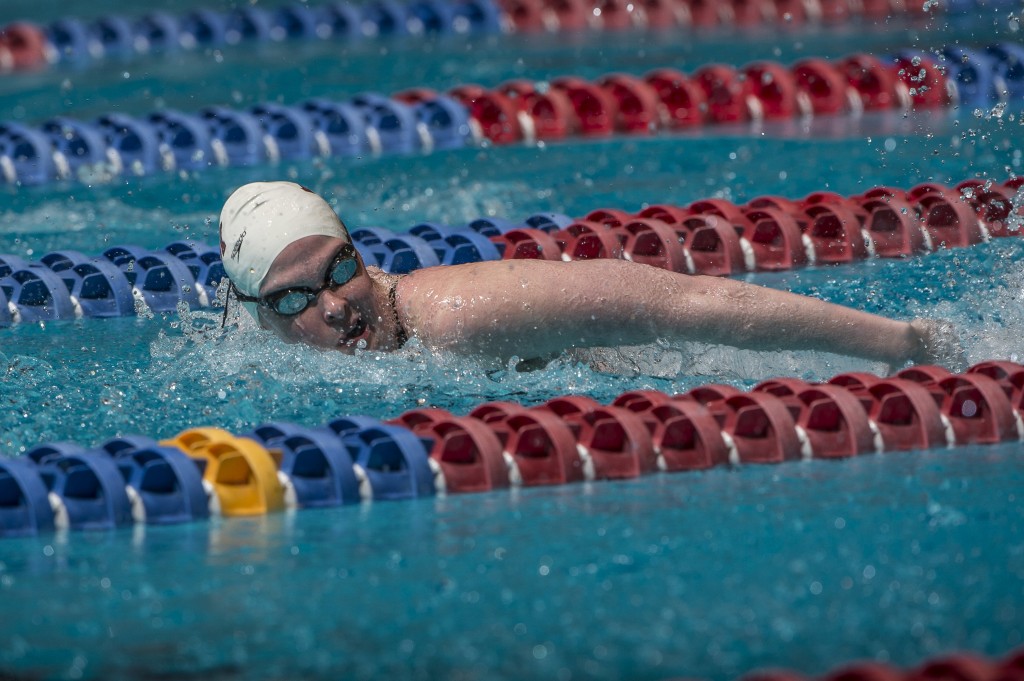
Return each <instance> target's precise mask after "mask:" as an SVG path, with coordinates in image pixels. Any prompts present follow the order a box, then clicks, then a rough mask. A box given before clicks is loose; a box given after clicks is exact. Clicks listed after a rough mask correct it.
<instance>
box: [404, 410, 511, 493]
mask: <svg viewBox="0 0 1024 681" xmlns="http://www.w3.org/2000/svg"><path fill="white" fill-rule="evenodd" d="M391 423H395V424H398V425H403V426H405V427H407V428H409V429H410V430H412V431H413V432H414V433H416V434H417V435H421V436H427V437H430V438H431V439H432V440H433V442H434V444H433V447H432V448H431V450H430V458H431V460H432V461H434V462H435V463H436V464H437V467H438V469H439V472H440V474H441V477H440V480H443V482H444V489H445V490H446V491H448V492H452V493H456V494H457V493H462V492H486V491H489V490H492V489H500V488H505V487H508V486H509V477H508V466H507V465H506V464H505V459H504V458H503V455H502V446H501V441H500V440H499V439H498V436H497V435H496V434H495V433H494V431H493V430H491V429H490V428H488V427H487V426H486V424H484V423H483V422H482V421H480V420H478V419H474V418H469V417H457V416H454V415H453V414H451V413H450V412H448V411H446V410H444V409H436V408H432V409H414V410H411V411H407V412H405V413H404V414H402V415H401V416H399V417H398V418H397V419H394V420H393V421H391Z"/></svg>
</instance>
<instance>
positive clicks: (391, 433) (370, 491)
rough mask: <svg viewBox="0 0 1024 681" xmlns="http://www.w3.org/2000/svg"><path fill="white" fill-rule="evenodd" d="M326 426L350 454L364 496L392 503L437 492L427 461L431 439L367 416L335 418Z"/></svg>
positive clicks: (432, 494)
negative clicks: (361, 483) (364, 487)
mask: <svg viewBox="0 0 1024 681" xmlns="http://www.w3.org/2000/svg"><path fill="white" fill-rule="evenodd" d="M327 427H328V428H330V430H331V431H332V432H334V433H335V434H336V435H337V436H338V437H340V438H341V441H342V442H344V443H345V446H346V447H348V449H349V451H350V452H351V453H352V455H353V456H352V458H353V459H354V460H355V463H356V465H357V466H358V467H359V468H358V469H356V474H357V475H361V476H362V477H363V480H362V482H365V486H366V489H365V490H364V491H363V496H364V497H369V498H372V499H378V500H387V501H395V500H399V499H415V498H418V497H427V496H434V494H435V493H436V489H435V487H434V473H433V471H432V470H431V467H430V464H429V463H428V460H427V459H428V453H429V452H430V448H431V446H432V444H433V443H432V441H431V440H429V439H426V438H419V437H417V436H416V435H414V434H413V433H412V432H411V431H409V430H407V429H406V428H402V427H401V426H395V425H390V424H386V423H383V422H381V421H378V420H377V419H374V418H371V417H367V416H348V417H341V418H337V419H334V420H333V421H331V422H330V423H328V424H327Z"/></svg>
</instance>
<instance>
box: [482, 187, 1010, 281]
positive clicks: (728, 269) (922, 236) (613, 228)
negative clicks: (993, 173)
mask: <svg viewBox="0 0 1024 681" xmlns="http://www.w3.org/2000/svg"><path fill="white" fill-rule="evenodd" d="M1019 184H1020V183H1019V181H1018V179H1017V178H1014V179H1011V180H1007V181H1006V182H1004V183H1002V184H996V183H994V182H992V181H984V182H982V181H977V182H975V181H973V180H972V181H965V182H961V183H960V184H959V185H957V186H956V187H954V188H949V187H946V186H945V185H941V184H937V183H923V184H919V185H917V186H914V187H912V188H910V189H909V190H903V189H899V188H893V187H884V186H882V187H874V188H872V189H869V190H867V191H866V192H864V193H863V194H858V195H853V196H849V197H846V196H841V195H839V194H836V193H834V192H813V193H811V194H808V195H807V196H806V197H804V198H803V199H789V198H785V197H780V196H759V197H755V198H753V199H751V200H750V201H749V202H748V203H746V204H745V205H743V206H738V205H736V204H735V203H733V202H732V201H729V200H726V199H720V198H712V199H702V200H698V201H694V202H692V203H690V204H689V205H685V206H682V205H680V206H673V205H671V204H665V203H659V204H654V205H650V206H647V207H645V208H643V209H641V210H639V211H637V212H636V213H630V212H628V211H625V210H621V209H617V208H599V209H596V210H593V211H591V212H589V213H587V214H586V215H585V216H584V217H583V218H581V219H578V220H576V221H575V222H573V223H571V224H569V225H568V226H566V227H565V228H563V229H560V230H557V231H555V232H551V233H547V234H545V233H543V232H540V231H537V230H534V229H530V228H518V229H513V230H510V231H509V232H507V233H505V234H502V235H499V236H494V237H492V240H493V241H495V242H496V243H497V244H498V245H499V249H500V251H501V253H502V254H503V255H502V257H504V258H506V259H513V258H543V259H550V260H557V259H563V260H587V259H593V258H626V259H631V260H634V261H636V262H641V263H645V264H649V265H652V266H655V267H660V268H664V269H669V270H672V271H676V272H689V273H691V274H709V275H714V276H729V275H732V274H738V273H743V272H750V271H781V270H789V269H793V268H796V267H802V266H805V265H809V264H821V265H833V264H843V263H850V262H854V261H857V260H862V259H865V258H868V257H874V256H878V257H885V258H904V257H909V256H913V255H917V254H921V253H928V252H931V251H933V250H935V249H937V248H963V247H968V246H972V245H974V244H977V243H980V242H983V241H987V240H989V239H991V238H1004V237H1008V236H1019V235H1021V234H1022V233H1024V230H1022V229H1021V223H1020V222H1019V221H1018V220H1021V219H1024V207H1017V208H1015V207H1014V204H1013V197H1014V196H1015V194H1014V192H1016V191H1017V189H1015V188H1014V187H1016V186H1017V185H1019ZM990 227H991V229H990Z"/></svg>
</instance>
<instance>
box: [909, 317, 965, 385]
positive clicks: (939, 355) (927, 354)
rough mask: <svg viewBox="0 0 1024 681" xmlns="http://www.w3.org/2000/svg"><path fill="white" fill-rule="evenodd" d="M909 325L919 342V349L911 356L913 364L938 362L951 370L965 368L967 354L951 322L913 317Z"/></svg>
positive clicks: (955, 370)
mask: <svg viewBox="0 0 1024 681" xmlns="http://www.w3.org/2000/svg"><path fill="white" fill-rule="evenodd" d="M910 327H911V328H912V329H913V330H914V332H915V333H916V334H917V338H918V342H919V343H920V349H919V351H918V353H917V355H916V356H915V357H914V358H913V361H914V363H915V364H938V365H939V366H943V367H945V368H946V369H949V370H950V371H953V372H957V371H963V370H964V369H966V368H967V354H966V353H965V352H964V347H963V344H962V343H961V342H960V334H959V333H957V330H956V327H955V326H953V324H952V322H948V321H945V320H942V319H915V320H914V321H912V322H910Z"/></svg>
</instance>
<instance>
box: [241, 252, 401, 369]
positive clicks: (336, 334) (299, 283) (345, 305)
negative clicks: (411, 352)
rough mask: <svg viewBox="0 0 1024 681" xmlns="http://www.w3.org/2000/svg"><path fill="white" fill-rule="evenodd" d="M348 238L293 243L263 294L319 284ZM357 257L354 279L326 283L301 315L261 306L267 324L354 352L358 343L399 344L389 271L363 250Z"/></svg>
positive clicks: (283, 333)
mask: <svg viewBox="0 0 1024 681" xmlns="http://www.w3.org/2000/svg"><path fill="white" fill-rule="evenodd" d="M347 243H348V242H347V241H345V240H343V239H340V238H338V237H330V236H307V237H303V238H302V239H299V240H298V241H295V242H294V243H291V244H289V245H288V246H287V247H286V248H285V249H284V250H283V251H282V252H281V253H280V254H279V255H278V256H277V258H275V259H274V264H273V265H271V267H270V271H269V272H268V273H267V276H266V278H264V280H263V285H262V286H260V292H259V295H260V297H262V298H266V297H267V296H270V295H272V294H274V293H277V292H279V291H283V290H285V289H289V288H305V289H312V290H316V289H319V288H320V287H321V286H323V284H324V281H325V280H326V278H327V276H328V269H329V268H330V266H331V265H332V263H333V262H334V260H335V258H336V257H337V256H338V253H339V252H340V251H341V249H342V247H343V246H345V244H347ZM356 259H357V261H358V269H357V270H356V274H355V276H354V277H352V279H351V280H350V281H348V282H347V283H345V284H342V285H341V286H329V287H327V288H326V289H325V290H324V291H322V292H321V293H320V294H319V295H318V296H317V297H316V299H315V300H313V301H312V302H310V304H309V306H308V307H307V308H306V309H305V310H303V311H302V312H300V313H298V314H296V315H281V314H278V313H276V312H274V311H273V310H271V309H269V308H267V307H263V306H262V305H261V306H259V308H258V309H259V318H260V322H261V323H262V325H263V326H264V327H266V328H268V329H271V330H272V331H274V332H275V333H276V334H277V335H279V336H280V337H281V338H283V339H285V340H286V341H289V342H302V343H307V344H309V345H313V346H315V347H318V348H323V349H333V350H341V351H342V352H347V353H352V352H354V351H355V350H356V349H357V348H365V349H369V350H374V349H382V350H387V349H391V348H392V347H394V346H395V338H396V323H395V317H394V313H393V311H392V309H391V305H390V303H389V301H388V290H387V285H386V284H385V283H384V282H383V278H384V275H383V273H381V272H380V271H379V270H377V269H376V268H369V269H368V268H366V267H365V266H364V264H363V261H362V258H360V257H359V255H358V253H357V254H356Z"/></svg>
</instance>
